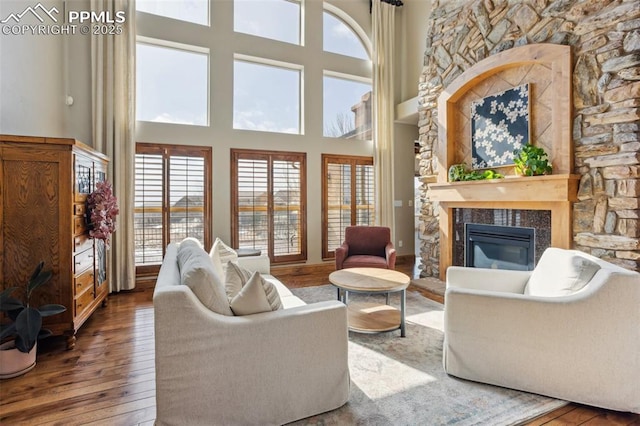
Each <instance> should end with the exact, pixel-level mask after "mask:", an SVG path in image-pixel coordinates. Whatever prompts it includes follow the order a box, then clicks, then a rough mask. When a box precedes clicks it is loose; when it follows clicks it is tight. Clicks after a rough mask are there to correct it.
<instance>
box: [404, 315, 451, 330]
mask: <svg viewBox="0 0 640 426" xmlns="http://www.w3.org/2000/svg"><path fill="white" fill-rule="evenodd" d="M407 321H411V322H412V323H415V324H419V325H423V326H425V327H430V328H433V329H436V330H440V331H442V332H443V333H444V311H429V312H423V313H420V314H415V315H407Z"/></svg>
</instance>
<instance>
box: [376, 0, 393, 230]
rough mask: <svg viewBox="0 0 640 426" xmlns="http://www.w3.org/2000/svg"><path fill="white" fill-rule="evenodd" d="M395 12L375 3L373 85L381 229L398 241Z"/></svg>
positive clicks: (378, 1) (378, 219)
mask: <svg viewBox="0 0 640 426" xmlns="http://www.w3.org/2000/svg"><path fill="white" fill-rule="evenodd" d="M395 9H396V6H393V5H391V4H389V3H386V2H383V1H381V0H373V3H372V10H371V14H372V19H373V86H374V91H373V93H374V105H373V114H374V120H373V122H374V127H373V141H374V168H375V176H376V213H377V214H376V217H377V223H378V224H379V225H381V226H388V227H389V228H391V238H392V241H393V240H394V232H393V230H394V228H395V226H394V223H395V220H394V219H395V214H394V207H393V199H394V195H393V117H394V110H395V104H394V93H393V84H394V83H393V45H394V39H395Z"/></svg>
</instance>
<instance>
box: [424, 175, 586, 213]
mask: <svg viewBox="0 0 640 426" xmlns="http://www.w3.org/2000/svg"><path fill="white" fill-rule="evenodd" d="M579 180H580V176H578V175H548V176H530V177H519V176H517V177H515V176H510V177H507V178H504V179H491V180H477V181H468V182H445V183H432V184H429V192H428V196H429V199H430V200H432V201H437V202H439V203H464V206H465V207H467V206H468V204H469V203H471V202H492V203H500V205H497V206H496V207H493V208H502V207H501V206H502V203H504V202H511V203H522V202H524V203H527V204H530V203H532V202H539V203H554V202H564V201H572V202H573V201H577V199H576V194H577V188H578V182H579ZM542 207H544V206H542ZM545 210H546V209H545Z"/></svg>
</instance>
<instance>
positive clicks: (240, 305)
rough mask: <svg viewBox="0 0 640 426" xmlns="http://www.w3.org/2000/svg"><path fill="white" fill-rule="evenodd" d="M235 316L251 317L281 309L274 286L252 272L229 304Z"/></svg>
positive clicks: (258, 274)
mask: <svg viewBox="0 0 640 426" xmlns="http://www.w3.org/2000/svg"><path fill="white" fill-rule="evenodd" d="M229 305H230V306H231V310H232V311H233V313H234V314H235V315H251V314H257V313H260V312H269V311H276V310H278V309H282V301H281V300H280V295H279V294H278V291H277V290H276V288H275V286H274V285H273V284H272V283H270V282H269V281H267V280H265V279H264V278H262V276H260V273H259V272H254V273H253V274H252V275H251V277H250V278H249V280H248V281H247V282H246V283H245V284H244V285H243V286H242V289H241V290H240V292H238V294H236V295H235V296H234V297H233V299H231V302H230V303H229Z"/></svg>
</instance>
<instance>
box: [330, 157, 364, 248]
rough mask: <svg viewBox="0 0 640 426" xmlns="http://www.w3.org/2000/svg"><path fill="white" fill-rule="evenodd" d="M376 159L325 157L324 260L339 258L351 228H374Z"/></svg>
mask: <svg viewBox="0 0 640 426" xmlns="http://www.w3.org/2000/svg"><path fill="white" fill-rule="evenodd" d="M373 223H374V180H373V158H371V157H355V156H338V155H328V154H322V257H323V259H328V258H332V257H334V256H335V248H336V247H338V246H340V244H342V242H343V241H344V229H345V228H346V227H347V226H351V225H373Z"/></svg>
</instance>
